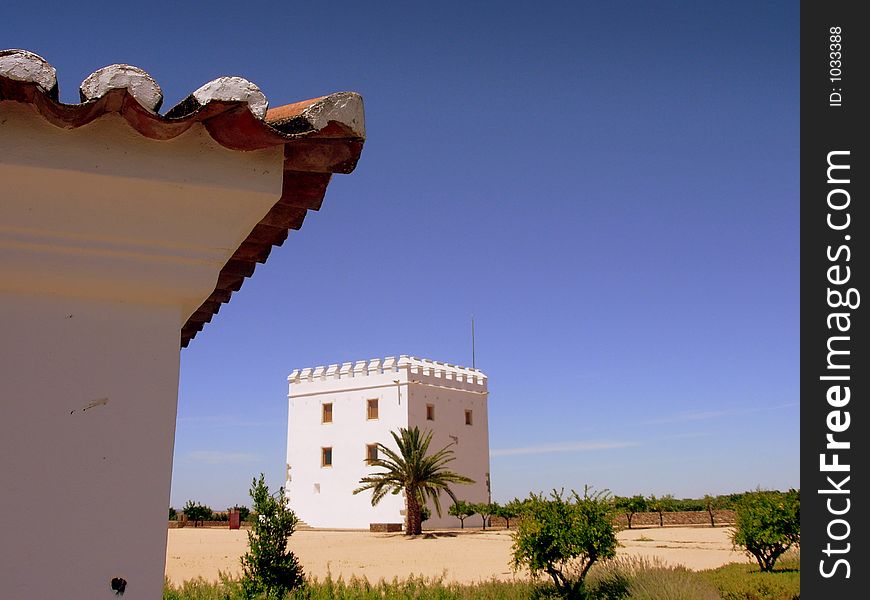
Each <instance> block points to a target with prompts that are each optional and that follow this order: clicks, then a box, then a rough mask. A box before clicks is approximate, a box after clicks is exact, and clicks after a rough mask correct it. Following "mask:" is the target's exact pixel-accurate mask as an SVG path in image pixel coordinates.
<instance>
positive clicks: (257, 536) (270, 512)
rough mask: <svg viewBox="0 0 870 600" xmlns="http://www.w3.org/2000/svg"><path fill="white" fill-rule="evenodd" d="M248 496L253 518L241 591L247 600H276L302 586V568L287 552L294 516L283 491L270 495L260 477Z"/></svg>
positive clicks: (292, 555) (288, 551)
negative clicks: (250, 599) (253, 513)
mask: <svg viewBox="0 0 870 600" xmlns="http://www.w3.org/2000/svg"><path fill="white" fill-rule="evenodd" d="M249 493H250V495H251V498H252V499H253V501H254V512H255V513H256V514H257V518H256V519H255V520H254V521H253V523H252V524H251V530H250V531H248V552H246V553H245V555H244V556H242V569H243V571H244V574H243V576H242V589H243V590H244V592H245V597H247V598H255V597H258V596H259V597H265V598H266V599H267V600H271V599H272V598H277V599H278V600H280V599H282V598H284V596H285V595H286V594H287V593H288V592H290V591H291V590H294V589H296V588H298V587H301V586H302V584H303V583H304V579H303V576H302V566H301V565H300V564H299V561H298V560H297V559H296V555H294V554H293V552H291V551H290V550H288V549H287V540H288V539H290V536H291V535H293V531H294V530H295V528H296V523H297V519H296V515H295V514H293V511H292V510H290V508H289V506H288V503H287V496H285V495H284V488H280V489H279V490H278V492H277V493H275V494H274V495H273V494H270V493H269V486H267V485H266V478H265V475H263V474H262V473H260V478H259V479H254V480H253V482H252V483H251V490H250V492H249Z"/></svg>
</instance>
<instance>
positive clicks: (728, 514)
mask: <svg viewBox="0 0 870 600" xmlns="http://www.w3.org/2000/svg"><path fill="white" fill-rule="evenodd" d="M662 521H663V522H664V524H665V526H666V527H667V526H668V525H671V526H675V525H693V526H701V527H703V526H705V525H706V526H708V527H709V526H710V514H709V513H708V512H707V511H706V510H697V511H686V512H666V513H662ZM713 522H714V523H715V524H716V525H715V526H716V527H720V526H723V527H724V526H726V525H733V524H734V511H733V510H714V511H713ZM616 523H617V524H618V525H619V526H620V527H628V519H627V518H626V516H625V515H624V514H620V515H619V516H618V517H617V519H616ZM631 526H632V527H633V528H634V527H658V526H659V513H657V512H645V513H637V514H636V515H634V516H633V517H632V518H631Z"/></svg>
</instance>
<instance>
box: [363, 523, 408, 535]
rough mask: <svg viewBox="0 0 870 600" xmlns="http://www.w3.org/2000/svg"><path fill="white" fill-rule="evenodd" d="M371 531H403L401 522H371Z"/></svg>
mask: <svg viewBox="0 0 870 600" xmlns="http://www.w3.org/2000/svg"><path fill="white" fill-rule="evenodd" d="M369 531H373V532H375V533H394V532H401V531H402V524H401V523H370V524H369Z"/></svg>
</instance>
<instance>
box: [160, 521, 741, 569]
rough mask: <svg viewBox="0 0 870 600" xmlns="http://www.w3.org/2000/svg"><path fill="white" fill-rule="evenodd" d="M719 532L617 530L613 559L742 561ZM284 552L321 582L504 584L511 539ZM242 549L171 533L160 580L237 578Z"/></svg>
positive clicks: (455, 535) (342, 534)
mask: <svg viewBox="0 0 870 600" xmlns="http://www.w3.org/2000/svg"><path fill="white" fill-rule="evenodd" d="M729 532H730V529H728V528H723V527H716V528H710V527H665V528H658V527H655V528H644V529H631V530H623V531H621V532H620V533H619V535H618V537H619V541H620V543H621V546H620V548H619V550H618V552H617V555H618V556H625V555H635V556H647V557H658V558H660V559H661V560H663V561H665V562H667V563H670V564H682V565H685V566H687V567H689V568H690V569H695V570H697V569H708V568H712V567H718V566H720V565H723V564H726V563H729V562H746V561H747V560H748V559H747V558H746V556H745V555H742V554H740V553H737V552H734V551H733V550H732V548H731V542H730V541H729V539H728V535H729ZM290 548H291V549H292V550H293V552H295V553H296V556H298V557H299V559H300V561H301V563H302V566H303V568H304V570H305V573H306V574H308V575H314V576H316V577H318V578H320V579H322V578H324V577H325V576H326V574H327V573H331V574H332V576H333V577H338V576H339V575H341V576H343V577H344V578H345V579H349V578H350V577H351V576H352V575H357V576H365V577H367V578H368V579H369V580H370V581H377V580H379V579H382V578H383V579H387V580H390V579H392V578H393V577H399V578H400V579H401V578H406V577H407V576H409V575H412V574H414V575H425V576H429V577H432V576H443V577H444V579H445V580H446V581H460V582H474V581H478V580H488V579H492V578H497V579H502V580H507V579H511V578H514V577H523V574H522V573H520V574H518V575H514V573H513V572H512V571H511V569H510V567H509V562H510V549H511V537H510V533H509V532H507V531H505V530H495V531H489V530H487V531H486V532H482V531H480V530H479V529H465V530H458V529H456V530H446V531H439V532H433V533H430V534H424V536H423V537H420V538H416V539H405V538H404V536H402V535H401V534H391V533H369V532H366V531H323V530H313V531H297V532H296V533H294V534H293V537H292V538H290ZM246 549H247V534H246V532H245V531H243V530H242V531H240V530H236V531H230V530H228V529H202V528H199V529H192V528H184V529H170V530H169V542H168V544H167V549H166V575H167V576H169V578H170V579H171V580H172V581H173V582H175V583H180V582H182V581H184V580H187V579H193V578H196V577H203V578H204V579H208V580H217V578H218V572H219V571H222V572H224V573H228V574H238V573H239V572H240V566H239V557H240V556H241V555H242V554H244V552H245V551H246Z"/></svg>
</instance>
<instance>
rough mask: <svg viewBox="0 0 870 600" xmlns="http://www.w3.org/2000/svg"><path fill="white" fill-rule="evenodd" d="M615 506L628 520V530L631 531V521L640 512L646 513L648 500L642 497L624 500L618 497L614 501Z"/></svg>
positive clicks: (637, 496)
mask: <svg viewBox="0 0 870 600" xmlns="http://www.w3.org/2000/svg"><path fill="white" fill-rule="evenodd" d="M613 505H614V506H615V507H616V508H617V509H618V510H619V511H621V512H623V513H624V514H625V516H626V518H627V519H628V528H629V529H631V519H632V517H634V515H636V514H637V513H639V512H644V511H645V510H646V509H647V503H646V498H644V497H643V496H641V495H636V496H632V497H631V498H623V497H620V496H617V497H616V498H614V499H613Z"/></svg>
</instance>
